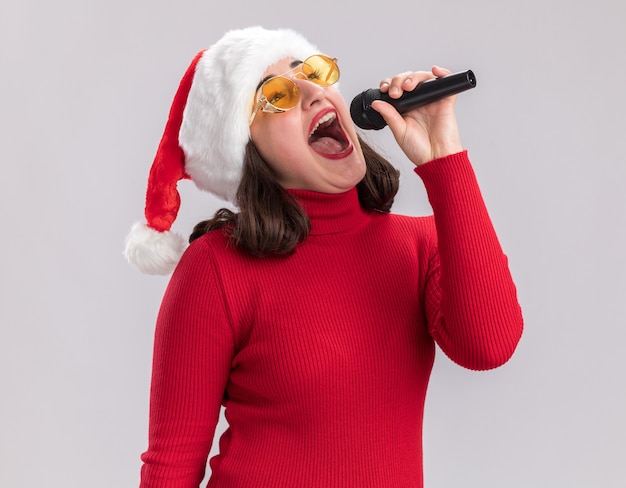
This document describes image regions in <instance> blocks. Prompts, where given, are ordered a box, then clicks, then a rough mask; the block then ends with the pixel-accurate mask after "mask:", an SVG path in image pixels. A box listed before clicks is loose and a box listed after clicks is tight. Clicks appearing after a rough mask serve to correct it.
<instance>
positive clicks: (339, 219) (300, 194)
mask: <svg viewBox="0 0 626 488" xmlns="http://www.w3.org/2000/svg"><path fill="white" fill-rule="evenodd" d="M288 191H289V193H290V194H291V195H293V196H294V197H295V198H296V200H297V201H298V203H299V204H300V206H301V207H302V209H303V210H304V211H305V213H306V214H307V215H308V217H309V220H310V221H311V232H310V235H324V234H337V233H339V232H346V231H349V230H352V229H354V228H356V227H359V226H360V225H362V224H363V223H365V221H366V220H367V219H368V214H367V212H366V211H365V210H363V209H362V208H361V204H360V203H359V195H358V193H357V189H356V188H352V189H351V190H348V191H347V192H345V193H337V194H331V193H319V192H315V191H310V190H288Z"/></svg>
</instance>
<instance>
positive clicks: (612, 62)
mask: <svg viewBox="0 0 626 488" xmlns="http://www.w3.org/2000/svg"><path fill="white" fill-rule="evenodd" d="M294 5H297V10H293V11H292V10H290V9H294V8H296V7H294ZM622 11H623V6H622V5H621V2H619V1H618V0H594V1H591V0H577V1H574V2H566V1H558V0H541V1H539V0H527V1H525V2H507V1H496V0H491V1H490V0H474V1H473V2H465V1H456V2H454V1H451V0H440V1H437V2H416V1H411V2H409V1H407V0H400V1H397V2H388V3H384V2H382V3H381V2H377V3H376V4H375V5H374V6H370V5H368V2H364V1H363V0H342V1H341V2H338V1H336V0H334V1H328V0H318V1H315V2H298V3H296V4H293V3H291V4H289V3H286V2H279V1H276V0H265V1H264V2H251V1H250V0H245V1H244V2H242V4H241V5H238V4H237V3H236V2H224V3H223V4H216V2H214V1H209V0H205V1H204V2H199V1H191V0H179V1H177V2H170V1H164V0H150V1H148V0H138V1H135V2H128V1H127V0H123V1H122V0H107V1H99V2H97V1H79V0H59V1H57V2H45V1H43V0H40V1H36V0H19V1H18V0H4V1H3V3H2V5H1V6H0V55H1V58H0V69H1V73H2V74H1V76H0V124H1V126H0V163H1V164H2V175H3V177H2V178H0V208H1V210H2V229H3V230H2V253H1V257H0V280H1V281H0V284H1V287H2V289H1V290H0V395H1V397H0V486H2V487H12V488H21V487H31V486H35V485H39V484H42V485H46V486H53V487H63V488H72V487H85V486H90V487H94V488H95V487H107V488H110V487H113V486H115V487H122V486H136V485H137V482H138V478H139V466H140V462H139V454H140V453H141V452H142V451H143V450H144V449H145V447H146V437H147V413H148V411H147V409H148V389H149V377H150V361H151V353H152V333H153V327H154V319H155V316H156V312H157V308H158V305H159V302H160V299H161V294H162V292H163V290H164V287H165V285H166V282H167V280H166V279H165V278H155V277H150V276H144V275H141V274H140V273H139V272H137V271H136V270H135V269H133V268H131V267H130V266H129V265H128V264H126V262H125V261H124V260H123V257H122V255H121V250H122V247H123V240H124V237H125V235H126V232H127V231H128V229H129V227H130V225H131V224H132V222H134V221H135V220H137V219H140V218H141V216H142V210H143V203H144V191H145V185H146V182H147V175H148V169H149V166H150V164H151V162H152V158H153V156H154V152H155V150H156V147H157V144H158V140H159V138H160V136H161V133H162V130H163V128H164V125H165V120H166V117H167V112H168V110H169V106H170V103H171V100H172V96H173V94H174V91H175V89H176V86H177V84H178V81H179V80H180V77H181V76H182V74H183V72H184V70H185V68H186V67H187V65H188V63H189V62H190V60H191V58H192V57H193V55H194V54H195V53H196V52H197V51H198V50H199V49H201V48H204V47H207V46H208V45H210V44H211V43H212V42H214V41H215V40H217V38H219V37H220V36H221V35H222V33H223V32H224V31H225V30H227V29H229V28H236V27H243V26H248V25H253V24H257V23H261V24H263V25H265V26H266V27H293V28H295V29H296V30H299V31H301V32H302V33H303V34H305V35H306V36H307V37H308V38H309V39H310V40H312V41H313V42H314V43H316V44H317V45H318V46H320V48H321V49H323V50H324V51H326V52H328V53H332V54H333V55H335V56H337V57H338V58H339V59H340V63H341V67H342V70H343V74H342V82H341V89H342V91H343V93H344V94H345V96H346V98H348V97H352V96H354V95H356V94H357V93H358V92H360V91H361V90H363V89H365V88H368V87H370V86H376V85H377V83H378V80H379V79H380V78H382V77H384V76H387V75H390V74H394V73H396V72H398V71H403V70H407V69H421V68H428V67H430V65H431V64H433V63H437V64H440V65H443V66H446V67H449V68H450V69H452V70H462V69H467V68H471V69H473V70H474V71H475V73H476V76H477V78H478V86H477V88H476V89H474V90H472V91H470V92H467V93H465V94H462V95H460V96H459V101H458V104H457V107H458V114H459V119H460V123H461V130H462V136H463V142H464V144H465V145H466V147H467V148H468V149H469V151H470V156H471V158H472V161H473V162H474V165H475V168H476V172H477V174H478V177H479V180H480V183H481V186H482V189H483V192H484V195H485V199H486V200H487V204H488V206H489V208H490V211H491V215H492V218H493V220H494V222H495V225H496V228H497V230H498V232H499V235H500V238H501V241H502V243H503V245H504V247H505V250H506V252H507V254H508V255H509V258H510V263H511V268H512V271H513V274H514V276H515V278H516V281H517V285H518V289H519V296H520V299H521V302H522V305H523V308H524V313H525V320H526V331H525V335H524V337H523V340H522V342H521V344H520V347H519V349H518V351H517V353H516V355H515V357H514V358H513V359H512V360H511V361H510V362H509V363H508V364H507V365H506V366H504V367H503V368H501V369H499V370H495V371H492V372H486V373H473V372H469V371H465V370H463V369H461V368H459V367H457V366H455V365H453V364H451V363H450V361H449V360H447V358H445V357H444V356H443V355H440V356H439V357H438V359H437V362H436V365H435V370H434V372H433V377H432V381H431V388H430V391H429V397H428V400H427V409H426V417H425V450H426V454H425V456H426V457H425V477H426V482H427V487H428V488H437V487H450V486H464V487H481V488H486V487H493V488H501V487H503V486H506V487H507V488H521V487H524V488H526V487H532V488H537V487H550V488H553V487H561V486H563V487H565V486H567V487H569V488H574V487H576V488H578V487H581V488H582V487H592V486H593V487H603V488H612V487H616V488H617V487H623V486H624V484H623V483H624V479H625V478H626V469H625V468H624V466H625V464H624V462H623V460H624V458H625V457H626V444H625V443H624V436H625V434H626V421H625V420H624V412H626V382H625V379H624V373H625V372H626V355H625V354H624V352H623V347H624V346H623V345H624V343H626V332H625V327H626V311H625V307H624V302H625V298H626V296H625V295H626V293H625V292H626V258H625V252H624V249H625V247H626V246H625V244H626V196H625V193H626V169H625V168H626V157H625V153H626V151H625V149H624V134H625V133H626V123H625V121H624V115H625V114H626V97H625V95H624V90H623V85H624V80H626V66H625V61H624V60H625V59H626V56H625V54H626V53H625V46H626V31H625V30H624V29H623V25H622V23H623V22H622V20H623V14H622ZM368 135H369V134H368ZM373 137H374V140H375V141H376V142H377V144H380V145H382V146H383V147H384V149H385V151H386V152H387V153H388V155H390V157H391V158H392V159H393V160H394V161H395V162H396V163H397V164H398V166H399V167H401V168H402V169H403V171H404V175H405V176H404V178H403V187H402V190H401V192H402V193H401V195H400V197H399V198H398V200H397V205H396V211H398V212H402V213H410V214H422V213H427V212H429V207H428V204H427V202H426V200H425V197H424V193H423V190H422V189H421V183H420V182H419V180H417V179H416V178H414V177H412V175H411V173H410V167H409V166H407V163H406V162H405V161H403V160H402V158H401V156H400V154H399V153H398V151H397V150H396V149H395V148H394V145H393V143H392V141H391V139H390V137H389V134H388V132H387V131H386V130H385V131H382V132H380V133H376V134H374V135H373ZM180 188H181V193H182V194H183V207H182V210H181V215H180V218H179V219H178V221H177V223H176V228H177V230H179V231H181V232H183V233H184V234H188V233H189V231H190V229H191V227H192V225H193V224H194V223H195V222H197V221H198V220H200V219H202V218H205V217H207V216H208V215H211V214H212V212H213V211H214V210H215V209H216V208H217V206H218V205H219V204H220V202H218V201H216V200H215V199H213V198H211V197H210V196H208V195H207V194H202V193H201V192H199V191H198V190H196V189H195V188H194V187H193V186H192V185H191V184H189V183H188V182H184V183H182V184H181V185H180Z"/></svg>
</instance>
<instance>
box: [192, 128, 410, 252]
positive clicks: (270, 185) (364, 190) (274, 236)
mask: <svg viewBox="0 0 626 488" xmlns="http://www.w3.org/2000/svg"><path fill="white" fill-rule="evenodd" d="M359 142H360V143H361V148H362V149H363V155H364V156H365V164H366V168H367V170H366V173H365V177H364V178H363V179H362V180H361V181H360V182H359V183H358V184H357V192H358V195H359V202H360V204H361V207H363V208H364V209H365V210H368V211H375V212H383V213H388V212H389V211H390V210H391V206H392V204H393V199H394V197H395V195H396V193H397V191H398V186H399V172H398V170H397V169H396V168H394V167H393V166H392V165H391V164H390V163H389V162H388V161H387V160H386V159H385V158H383V157H382V156H381V155H380V154H378V153H377V152H376V151H375V150H374V149H372V148H371V147H370V146H369V145H368V144H366V143H365V142H364V141H363V140H362V139H361V138H359ZM236 203H237V206H238V208H239V212H238V213H235V212H233V211H231V210H229V209H227V208H221V209H219V210H218V211H217V212H216V213H215V215H214V216H213V218H212V219H209V220H204V221H202V222H200V223H198V224H197V225H196V226H195V227H194V229H193V232H192V233H191V236H190V237H189V242H192V241H194V240H195V239H197V238H198V237H200V236H202V235H204V234H205V233H207V232H209V231H211V230H215V229H220V228H225V229H226V230H227V232H228V234H229V239H230V242H231V243H232V244H233V245H235V246H237V247H240V248H241V249H243V250H245V251H247V252H248V253H250V254H252V255H253V256H269V255H274V256H279V255H287V254H291V253H293V252H294V251H295V248H296V246H297V245H298V243H300V242H302V241H304V240H305V239H306V237H307V236H308V235H309V231H310V230H311V223H310V222H309V218H308V217H307V215H306V214H305V213H304V211H303V210H302V209H301V208H300V206H299V205H298V203H297V202H296V200H295V199H294V197H293V196H292V195H290V194H289V192H287V191H286V190H285V189H284V188H283V187H282V186H280V184H279V183H278V181H276V177H275V175H274V173H273V171H272V170H271V168H270V167H269V165H268V164H267V163H266V162H265V161H264V160H263V158H262V157H261V155H260V154H259V152H258V150H257V148H256V146H255V145H254V144H253V143H252V141H249V142H248V144H247V146H246V152H245V156H244V166H243V175H242V178H241V183H240V184H239V188H238V189H237V196H236Z"/></svg>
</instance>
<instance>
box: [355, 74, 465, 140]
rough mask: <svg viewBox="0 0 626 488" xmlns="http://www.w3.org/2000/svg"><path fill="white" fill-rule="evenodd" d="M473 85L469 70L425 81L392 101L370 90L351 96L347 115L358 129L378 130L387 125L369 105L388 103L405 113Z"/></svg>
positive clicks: (385, 94)
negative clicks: (380, 101)
mask: <svg viewBox="0 0 626 488" xmlns="http://www.w3.org/2000/svg"><path fill="white" fill-rule="evenodd" d="M475 86H476V77H475V76H474V73H473V72H472V70H467V71H462V72H460V73H452V74H450V75H446V76H442V77H441V78H433V79H431V80H426V81H424V82H422V83H420V84H419V85H417V86H416V87H415V89H414V90H412V91H410V92H404V93H403V94H402V96H401V97H400V98H391V97H390V96H389V95H388V94H387V93H381V92H380V90H378V89H375V88H370V89H369V90H365V91H364V92H361V93H359V94H358V95H357V96H356V97H354V99H353V100H352V103H351V104H350V116H351V117H352V120H353V121H354V123H355V124H356V125H358V126H359V127H360V128H361V129H374V130H379V129H382V128H383V127H385V126H386V125H387V122H385V119H383V117H382V115H380V114H379V113H378V112H377V111H376V110H374V109H373V108H372V102H373V101H375V100H383V101H385V102H389V103H390V104H391V105H393V106H394V107H395V108H396V110H397V111H398V112H399V113H400V114H404V113H406V112H409V111H411V110H413V109H416V108H418V107H421V106H423V105H428V104H429V103H432V102H436V101H437V100H441V99H442V98H446V97H449V96H451V95H456V94H457V93H461V92H464V91H465V90H469V89H470V88H474V87H475Z"/></svg>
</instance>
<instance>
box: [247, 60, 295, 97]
mask: <svg viewBox="0 0 626 488" xmlns="http://www.w3.org/2000/svg"><path fill="white" fill-rule="evenodd" d="M303 62H304V61H300V60H299V59H294V60H293V61H292V62H291V63H289V67H290V68H291V69H294V68H297V67H298V66H300V65H301V64H302V63H303ZM289 71H291V70H289ZM275 76H281V75H267V76H266V77H265V78H263V79H262V80H261V81H259V84H258V85H257V86H256V90H255V91H258V90H259V88H261V85H262V84H263V83H265V82H266V81H267V80H269V79H270V78H274V77H275Z"/></svg>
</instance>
